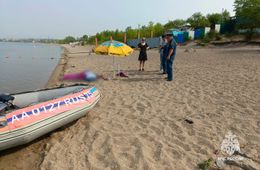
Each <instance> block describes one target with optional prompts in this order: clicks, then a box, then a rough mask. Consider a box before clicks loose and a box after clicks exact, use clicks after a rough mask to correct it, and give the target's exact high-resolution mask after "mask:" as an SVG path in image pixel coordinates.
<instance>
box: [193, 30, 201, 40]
mask: <svg viewBox="0 0 260 170" xmlns="http://www.w3.org/2000/svg"><path fill="white" fill-rule="evenodd" d="M199 38H200V29H195V31H194V39H195V40H196V39H199Z"/></svg>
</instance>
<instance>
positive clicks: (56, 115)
mask: <svg viewBox="0 0 260 170" xmlns="http://www.w3.org/2000/svg"><path fill="white" fill-rule="evenodd" d="M99 99H100V93H99V91H98V90H97V89H96V87H90V86H87V85H74V86H69V87H60V88H53V89H44V90H39V91H34V92H23V93H19V94H12V95H7V94H0V150H4V149H8V148H11V147H14V146H18V145H22V144H26V143H28V142H30V141H32V140H34V139H36V138H38V137H40V136H42V135H44V134H46V133H49V132H51V131H53V130H55V129H57V128H59V127H61V126H64V125H66V124H68V123H70V122H72V121H74V120H76V119H79V118H80V117H82V116H84V115H85V114H86V113H87V111H89V110H90V109H91V108H93V107H94V106H95V105H96V104H97V102H98V101H99Z"/></svg>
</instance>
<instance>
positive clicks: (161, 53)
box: [160, 50, 164, 71]
mask: <svg viewBox="0 0 260 170" xmlns="http://www.w3.org/2000/svg"><path fill="white" fill-rule="evenodd" d="M160 62H161V64H160V71H161V70H163V71H164V69H163V51H162V50H161V51H160Z"/></svg>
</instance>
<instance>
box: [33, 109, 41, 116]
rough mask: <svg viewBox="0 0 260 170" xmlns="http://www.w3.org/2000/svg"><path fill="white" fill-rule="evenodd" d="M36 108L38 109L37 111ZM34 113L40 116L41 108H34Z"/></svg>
mask: <svg viewBox="0 0 260 170" xmlns="http://www.w3.org/2000/svg"><path fill="white" fill-rule="evenodd" d="M35 110H36V111H35ZM32 114H33V115H34V116H39V115H40V109H39V108H36V109H33V110H32Z"/></svg>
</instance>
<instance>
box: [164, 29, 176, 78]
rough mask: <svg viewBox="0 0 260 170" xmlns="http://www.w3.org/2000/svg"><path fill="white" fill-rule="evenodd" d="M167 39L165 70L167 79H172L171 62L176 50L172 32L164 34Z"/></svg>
mask: <svg viewBox="0 0 260 170" xmlns="http://www.w3.org/2000/svg"><path fill="white" fill-rule="evenodd" d="M166 39H167V42H168V43H167V50H166V57H167V58H166V65H167V68H166V71H167V74H168V76H167V80H168V81H172V80H173V62H174V59H175V56H176V50H177V43H176V41H175V40H174V38H173V34H172V33H167V34H166Z"/></svg>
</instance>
